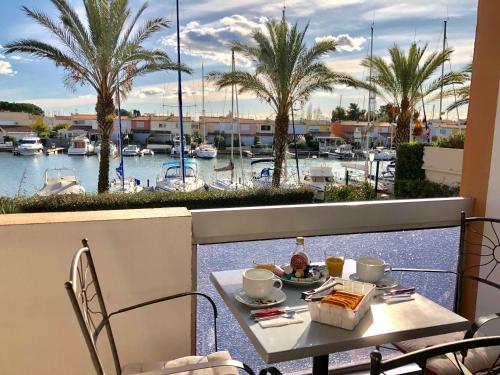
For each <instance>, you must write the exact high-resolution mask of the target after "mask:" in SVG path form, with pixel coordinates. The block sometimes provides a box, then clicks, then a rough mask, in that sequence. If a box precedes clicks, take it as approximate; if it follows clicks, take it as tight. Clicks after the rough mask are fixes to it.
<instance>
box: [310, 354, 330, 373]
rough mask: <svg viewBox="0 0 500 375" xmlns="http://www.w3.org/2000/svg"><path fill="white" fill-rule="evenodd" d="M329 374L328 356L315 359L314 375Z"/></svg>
mask: <svg viewBox="0 0 500 375" xmlns="http://www.w3.org/2000/svg"><path fill="white" fill-rule="evenodd" d="M327 374H328V354H327V355H320V356H318V357H313V368H312V375H327Z"/></svg>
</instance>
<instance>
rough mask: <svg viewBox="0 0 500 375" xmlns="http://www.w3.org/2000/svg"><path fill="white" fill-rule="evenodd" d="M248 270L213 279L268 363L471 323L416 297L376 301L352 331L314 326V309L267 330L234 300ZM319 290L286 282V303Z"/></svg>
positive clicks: (447, 330) (296, 302)
mask: <svg viewBox="0 0 500 375" xmlns="http://www.w3.org/2000/svg"><path fill="white" fill-rule="evenodd" d="M353 264H354V261H352V260H346V264H345V266H344V271H345V273H344V275H343V276H344V278H345V277H346V276H347V277H348V276H349V271H351V272H352V269H353ZM243 271H244V270H231V271H220V272H214V273H212V274H211V275H210V279H211V281H212V283H213V284H214V286H215V287H216V289H217V291H218V292H219V294H220V295H221V296H222V299H223V300H224V302H225V303H226V305H227V306H228V308H229V310H230V311H231V313H232V314H233V315H234V316H235V318H236V319H237V320H238V322H239V324H240V326H241V327H242V328H243V330H244V331H245V333H246V334H247V336H248V337H249V338H250V340H251V342H252V343H253V345H254V346H255V348H256V349H257V351H258V352H259V354H260V355H261V357H262V359H263V360H264V362H266V363H276V362H283V361H290V360H294V359H300V358H307V357H315V356H320V355H325V354H329V353H335V352H341V351H346V350H351V349H359V348H364V347H369V346H374V345H381V344H386V343H389V342H394V341H403V340H409V339H413V338H419V337H425V336H432V335H438V334H443V333H450V332H456V331H461V330H466V329H467V328H468V327H469V325H470V322H469V321H468V320H466V319H465V318H463V317H461V316H459V315H457V314H455V313H453V312H452V311H450V310H447V309H445V308H444V307H442V306H440V305H438V304H436V303H434V302H432V301H431V300H429V299H427V298H425V297H423V296H421V295H419V294H417V293H416V294H414V298H415V300H414V301H408V302H402V303H396V304H391V305H388V304H385V303H383V302H380V301H379V300H378V299H375V300H374V303H373V304H372V305H371V307H370V310H369V311H368V312H367V313H366V315H365V316H364V318H362V320H361V321H360V322H359V324H358V325H357V326H356V327H355V328H354V330H353V331H348V330H345V329H342V328H336V327H333V326H329V325H326V324H321V323H318V322H312V321H311V317H310V314H309V311H305V312H301V313H299V314H300V316H302V318H304V322H303V323H300V324H290V325H287V326H283V327H273V328H266V329H264V328H261V327H260V326H259V324H258V323H256V322H254V321H253V319H251V318H250V310H251V308H249V307H247V306H245V305H243V304H241V303H239V302H238V301H236V299H235V298H234V293H235V291H236V290H238V289H239V288H241V286H242V276H241V275H242V273H243ZM314 287H316V286H313V287H310V286H309V287H302V286H290V285H286V284H285V285H284V286H283V291H284V292H285V293H286V295H287V300H286V301H285V302H284V303H283V305H286V306H301V305H305V302H304V300H301V299H300V294H301V292H303V291H305V290H309V289H313V288H314Z"/></svg>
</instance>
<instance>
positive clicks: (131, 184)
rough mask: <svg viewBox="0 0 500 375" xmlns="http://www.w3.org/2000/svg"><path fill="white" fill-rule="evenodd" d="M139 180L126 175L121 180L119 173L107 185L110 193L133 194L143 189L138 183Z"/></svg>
mask: <svg viewBox="0 0 500 375" xmlns="http://www.w3.org/2000/svg"><path fill="white" fill-rule="evenodd" d="M140 184H141V182H140V181H139V180H138V179H136V178H134V177H127V178H125V180H124V181H123V182H122V179H121V177H120V175H117V176H116V177H115V178H113V180H111V184H110V185H109V192H110V193H126V194H134V193H139V192H141V191H143V190H144V189H143V187H142V186H141V185H140Z"/></svg>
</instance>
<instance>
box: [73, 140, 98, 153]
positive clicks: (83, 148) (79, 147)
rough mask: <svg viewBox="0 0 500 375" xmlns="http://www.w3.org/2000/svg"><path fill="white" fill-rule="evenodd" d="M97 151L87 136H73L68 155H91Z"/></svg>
mask: <svg viewBox="0 0 500 375" xmlns="http://www.w3.org/2000/svg"><path fill="white" fill-rule="evenodd" d="M94 153H95V147H94V145H93V144H92V143H90V140H89V139H88V138H87V137H85V136H79V137H76V138H73V140H72V141H71V145H70V147H69V148H68V155H91V154H94Z"/></svg>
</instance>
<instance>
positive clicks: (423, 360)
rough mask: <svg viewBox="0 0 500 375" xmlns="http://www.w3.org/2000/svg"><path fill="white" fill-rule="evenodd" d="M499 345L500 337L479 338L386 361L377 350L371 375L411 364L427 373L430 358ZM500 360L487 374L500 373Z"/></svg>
mask: <svg viewBox="0 0 500 375" xmlns="http://www.w3.org/2000/svg"><path fill="white" fill-rule="evenodd" d="M497 345H500V336H490V337H477V338H470V339H464V340H460V341H455V342H449V343H445V344H441V345H435V346H431V347H428V348H424V349H420V350H416V351H414V352H411V353H408V354H403V355H401V356H399V357H396V358H392V359H387V360H385V361H383V360H382V354H381V353H380V352H379V351H377V350H376V351H373V352H372V353H371V354H370V375H378V374H383V373H385V372H386V371H389V370H393V369H396V368H399V367H401V366H404V365H408V364H411V363H417V364H418V365H419V366H420V368H421V372H422V373H425V369H426V367H427V360H428V359H429V358H432V357H437V356H440V355H444V354H447V353H456V352H462V351H464V350H470V349H475V348H479V347H488V346H497ZM499 359H500V355H499V356H498V357H497V360H496V361H495V362H494V363H493V365H492V366H491V367H490V369H489V370H488V372H487V373H486V374H499V373H500V368H498V367H500V366H498V365H495V364H496V363H497V362H498V360H499ZM457 363H458V365H459V366H461V365H460V362H459V361H458V360H457ZM460 372H461V374H462V375H463V374H464V370H463V369H462V368H461V370H460Z"/></svg>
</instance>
